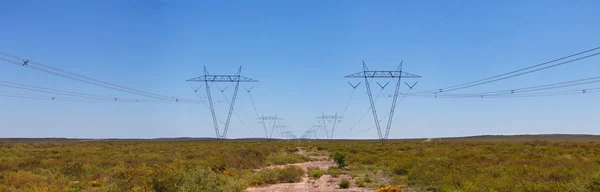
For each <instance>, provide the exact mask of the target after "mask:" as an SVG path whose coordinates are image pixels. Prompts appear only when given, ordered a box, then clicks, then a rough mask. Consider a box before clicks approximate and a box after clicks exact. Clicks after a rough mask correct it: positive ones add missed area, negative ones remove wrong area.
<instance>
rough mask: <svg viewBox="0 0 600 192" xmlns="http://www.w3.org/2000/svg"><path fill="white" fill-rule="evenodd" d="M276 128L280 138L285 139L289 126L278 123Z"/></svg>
mask: <svg viewBox="0 0 600 192" xmlns="http://www.w3.org/2000/svg"><path fill="white" fill-rule="evenodd" d="M275 128H276V129H277V132H278V133H279V138H282V139H285V137H286V136H285V132H286V128H287V126H286V125H284V124H277V125H275Z"/></svg>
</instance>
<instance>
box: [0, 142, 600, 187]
mask: <svg viewBox="0 0 600 192" xmlns="http://www.w3.org/2000/svg"><path fill="white" fill-rule="evenodd" d="M297 148H305V149H306V150H307V152H311V153H314V154H327V152H326V151H323V150H328V151H329V152H330V157H331V158H332V159H333V160H334V161H335V162H336V164H337V165H338V166H335V167H331V168H329V169H328V170H326V171H323V170H320V169H318V168H310V169H309V170H308V173H307V174H308V175H309V177H311V178H313V179H317V178H320V177H321V176H322V175H324V174H328V175H331V176H332V177H337V176H340V175H349V176H351V177H352V181H353V182H350V181H348V183H347V184H348V186H350V185H351V184H352V185H355V186H356V187H366V188H370V189H373V190H376V189H378V190H379V191H400V190H401V189H404V190H405V191H600V143H596V142H587V141H569V142H566V141H561V142H551V141H494V142H481V141H475V140H469V141H461V140H454V141H444V142H421V141H389V142H386V143H383V144H382V143H380V142H377V141H327V142H325V141H311V142H307V141H300V142H279V141H272V142H262V141H261V142H260V144H258V143H257V142H256V141H243V142H242V141H228V142H225V143H222V144H220V143H218V142H214V141H88V142H79V141H51V142H50V141H49V142H44V141H36V142H25V141H4V142H0V191H17V192H19V191H23V192H26V191H166V192H176V191H228V192H229V191H234V192H235V191H244V190H245V189H246V188H248V187H251V186H263V185H269V184H276V183H289V182H298V181H300V180H301V178H302V175H304V174H305V173H304V171H303V170H302V169H300V168H299V167H294V166H287V167H282V168H279V169H277V168H275V169H260V168H264V167H266V166H268V165H283V164H289V163H297V162H303V161H309V159H308V158H306V157H305V156H303V155H299V153H298V151H296V150H294V149H297ZM313 149H314V151H313ZM318 149H322V150H318ZM257 169H260V170H257ZM342 178H345V177H342ZM339 184H342V183H341V182H340V183H339ZM340 187H342V186H340ZM382 187H385V188H382ZM409 189H410V190H409Z"/></svg>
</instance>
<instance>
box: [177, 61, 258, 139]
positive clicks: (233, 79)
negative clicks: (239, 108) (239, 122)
mask: <svg viewBox="0 0 600 192" xmlns="http://www.w3.org/2000/svg"><path fill="white" fill-rule="evenodd" d="M241 72H242V67H240V68H239V69H238V71H237V73H236V74H235V75H210V74H208V70H206V66H204V76H200V77H196V78H193V79H188V80H187V81H189V82H204V84H205V86H206V95H207V97H208V102H209V104H210V112H211V114H212V119H213V124H214V126H215V133H216V135H217V138H218V139H221V142H223V141H224V140H225V138H226V137H227V130H228V129H229V122H230V120H231V114H232V113H233V107H234V106H235V99H236V98H237V93H238V88H239V86H240V83H241V82H258V81H257V80H254V79H250V78H248V77H244V76H241V75H240V74H241ZM209 83H210V84H209ZM212 83H235V88H234V91H233V97H231V103H229V113H228V114H227V120H226V121H225V128H224V130H223V133H222V134H221V133H220V131H219V124H218V122H217V114H216V113H215V107H214V104H213V100H212V95H211V94H210V85H211V84H212ZM219 89H220V88H219ZM220 90H222V89H220Z"/></svg>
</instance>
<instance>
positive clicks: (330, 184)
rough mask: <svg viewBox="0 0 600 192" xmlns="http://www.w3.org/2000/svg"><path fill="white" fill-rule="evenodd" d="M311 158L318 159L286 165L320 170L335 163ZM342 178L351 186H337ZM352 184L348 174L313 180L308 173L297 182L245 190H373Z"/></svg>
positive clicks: (325, 176) (318, 191) (320, 191)
mask: <svg viewBox="0 0 600 192" xmlns="http://www.w3.org/2000/svg"><path fill="white" fill-rule="evenodd" d="M300 153H301V154H305V153H304V152H303V151H302V152H300ZM310 158H313V159H318V160H320V161H311V162H304V163H295V164H288V165H295V166H298V167H301V168H302V169H304V171H306V170H307V167H319V168H320V169H321V170H327V169H329V167H333V166H335V163H334V162H333V161H331V160H322V159H327V157H324V156H323V157H321V156H319V157H310ZM285 166H286V165H276V166H269V167H266V168H264V169H270V168H282V167H285ZM342 179H347V180H349V181H350V183H351V184H350V185H351V187H350V188H348V189H341V188H340V187H339V186H338V183H339V182H340V181H341V180H342ZM353 184H354V180H352V179H351V178H350V176H348V175H340V176H339V177H337V178H334V177H331V175H323V176H321V178H319V179H317V180H314V179H309V177H308V174H304V176H303V177H302V180H301V181H300V182H299V183H280V184H275V185H268V186H263V187H251V188H248V189H247V191H248V192H279V191H281V192H301V191H302V192H303V191H311V192H326V191H354V192H362V191H374V190H373V189H368V188H357V187H354V186H352V185H353Z"/></svg>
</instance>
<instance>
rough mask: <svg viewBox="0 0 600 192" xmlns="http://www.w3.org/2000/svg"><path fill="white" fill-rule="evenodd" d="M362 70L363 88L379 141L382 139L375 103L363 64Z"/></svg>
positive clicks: (365, 66) (365, 67)
mask: <svg viewBox="0 0 600 192" xmlns="http://www.w3.org/2000/svg"><path fill="white" fill-rule="evenodd" d="M363 69H364V71H365V86H366V87H367V95H369V102H370V103H371V110H372V111H373V119H375V126H376V128H377V134H378V136H379V139H383V137H382V135H381V127H380V126H379V118H378V117H377V109H375V102H374V101H373V94H371V86H370V85H369V79H368V77H367V75H366V71H368V69H367V65H366V64H365V63H364V62H363Z"/></svg>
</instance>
